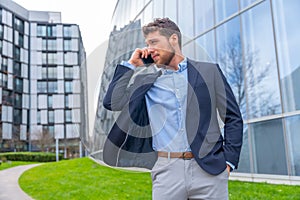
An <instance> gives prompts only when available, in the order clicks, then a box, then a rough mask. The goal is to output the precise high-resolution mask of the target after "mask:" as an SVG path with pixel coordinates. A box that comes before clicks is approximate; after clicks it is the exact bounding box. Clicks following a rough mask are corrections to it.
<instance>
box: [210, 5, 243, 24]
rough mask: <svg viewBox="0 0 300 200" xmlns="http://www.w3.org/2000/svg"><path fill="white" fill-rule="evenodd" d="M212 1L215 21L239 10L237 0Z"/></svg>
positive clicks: (221, 19) (217, 21)
mask: <svg viewBox="0 0 300 200" xmlns="http://www.w3.org/2000/svg"><path fill="white" fill-rule="evenodd" d="M214 2H215V9H216V12H215V14H216V23H219V22H220V21H223V20H225V19H226V18H228V17H229V16H231V15H233V14H234V13H236V12H238V10H239V1H238V0H226V1H224V0H215V1H214Z"/></svg>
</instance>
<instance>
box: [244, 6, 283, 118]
mask: <svg viewBox="0 0 300 200" xmlns="http://www.w3.org/2000/svg"><path fill="white" fill-rule="evenodd" d="M261 19H264V20H261ZM242 22H243V43H244V54H245V57H244V68H245V76H246V82H247V88H246V90H247V99H248V111H249V113H248V118H257V117H262V116H267V115H273V114H279V113H281V103H280V94H279V85H278V73H277V65H276V58H275V47H274V38H273V32H272V20H271V14H270V4H269V2H268V1H265V2H264V3H261V4H259V5H258V6H256V7H254V8H253V9H251V10H249V11H247V12H246V13H245V14H243V15H242Z"/></svg>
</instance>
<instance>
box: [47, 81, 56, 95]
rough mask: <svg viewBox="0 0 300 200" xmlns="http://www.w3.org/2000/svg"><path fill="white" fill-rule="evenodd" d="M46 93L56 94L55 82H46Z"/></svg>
mask: <svg viewBox="0 0 300 200" xmlns="http://www.w3.org/2000/svg"><path fill="white" fill-rule="evenodd" d="M48 92H49V93H56V92H57V82H56V81H49V82H48Z"/></svg>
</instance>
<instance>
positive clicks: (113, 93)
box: [103, 65, 134, 111]
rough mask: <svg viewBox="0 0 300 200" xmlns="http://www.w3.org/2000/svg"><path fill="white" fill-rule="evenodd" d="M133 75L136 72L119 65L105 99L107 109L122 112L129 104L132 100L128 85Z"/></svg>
mask: <svg viewBox="0 0 300 200" xmlns="http://www.w3.org/2000/svg"><path fill="white" fill-rule="evenodd" d="M133 73H134V70H132V69H130V68H128V67H125V66H123V65H117V67H116V70H115V73H114V75H113V78H112V81H111V82H110V84H109V86H108V89H107V92H106V94H105V97H104V99H103V106H104V107H105V108H106V109H108V110H111V111H120V110H122V108H123V107H124V105H125V104H126V103H128V101H129V98H130V95H129V88H128V85H129V81H130V79H131V77H132V75H133Z"/></svg>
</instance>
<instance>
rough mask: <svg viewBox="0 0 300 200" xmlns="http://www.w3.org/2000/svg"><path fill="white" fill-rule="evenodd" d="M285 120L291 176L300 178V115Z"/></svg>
mask: <svg viewBox="0 0 300 200" xmlns="http://www.w3.org/2000/svg"><path fill="white" fill-rule="evenodd" d="M285 120H286V131H287V136H288V144H289V145H288V146H289V150H290V154H291V167H292V174H291V175H293V176H300V134H299V130H300V115H297V116H292V117H287V118H286V119H285Z"/></svg>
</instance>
